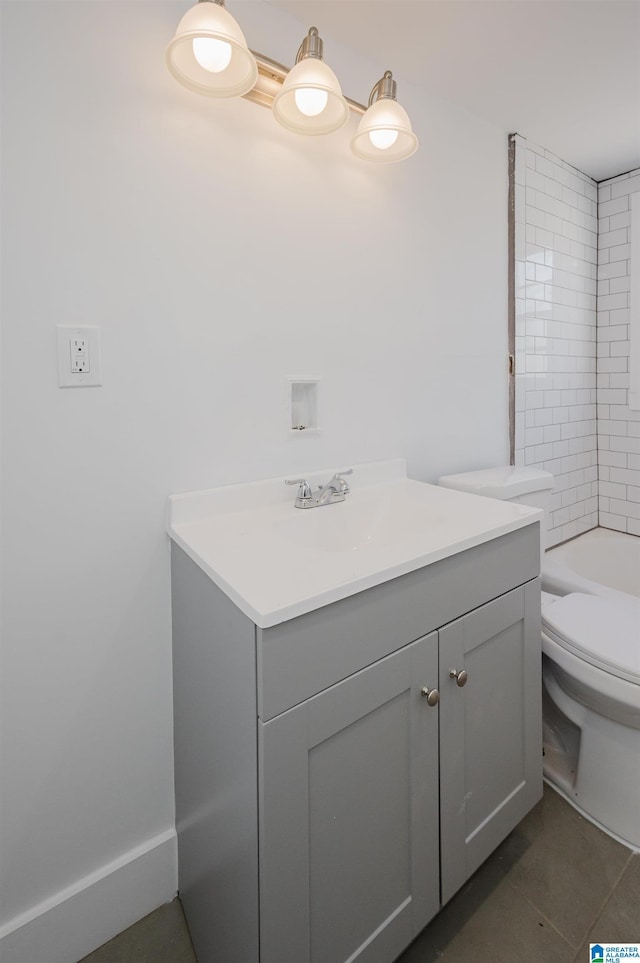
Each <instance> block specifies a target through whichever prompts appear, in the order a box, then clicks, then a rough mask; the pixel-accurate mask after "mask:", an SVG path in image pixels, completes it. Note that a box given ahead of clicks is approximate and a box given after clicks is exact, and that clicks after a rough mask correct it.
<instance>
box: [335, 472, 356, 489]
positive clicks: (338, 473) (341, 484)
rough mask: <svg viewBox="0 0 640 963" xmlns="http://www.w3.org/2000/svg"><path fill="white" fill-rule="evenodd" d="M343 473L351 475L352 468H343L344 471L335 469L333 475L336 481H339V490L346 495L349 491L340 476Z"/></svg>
mask: <svg viewBox="0 0 640 963" xmlns="http://www.w3.org/2000/svg"><path fill="white" fill-rule="evenodd" d="M343 475H353V468H345V470H344V471H337V472H336V473H335V475H334V476H333V477H334V478H335V480H336V481H338V482H340V491H342V492H344V494H345V495H346V494H348V492H349V486H348V485H347V483H346V481H345V480H344V478H343V477H342V476H343Z"/></svg>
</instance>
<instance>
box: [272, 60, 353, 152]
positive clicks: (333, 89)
mask: <svg viewBox="0 0 640 963" xmlns="http://www.w3.org/2000/svg"><path fill="white" fill-rule="evenodd" d="M307 92H308V94H309V96H305V95H306V94H307ZM296 93H297V95H298V96H297V97H296ZM321 93H324V94H326V98H327V101H326V105H325V106H324V108H322V109H321V110H320V111H319V112H318V113H303V110H305V109H306V110H309V109H315V108H314V107H313V106H312V104H313V101H314V100H317V102H316V105H315V107H317V106H318V104H319V102H320V101H322V100H323V99H324V98H322V97H318V95H319V94H321ZM305 101H306V102H307V106H306V107H305ZM299 103H300V104H301V105H302V110H301V109H300V107H299V106H298V104H299ZM273 114H274V117H275V118H276V120H277V121H278V123H279V124H282V126H283V127H286V128H287V129H288V130H293V131H295V133H296V134H330V133H331V131H334V130H338V129H339V128H340V127H344V125H345V124H346V122H347V120H348V119H349V105H348V104H347V102H346V100H345V99H344V97H343V96H342V91H341V89H340V84H339V82H338V78H337V77H336V75H335V74H334V72H333V70H332V69H331V67H328V66H327V65H326V63H325V62H324V61H323V60H318V59H317V58H316V57H306V58H305V59H304V60H301V61H300V62H299V63H297V64H296V65H295V67H292V68H291V70H290V71H289V73H288V74H287V76H286V78H285V81H284V83H283V85H282V89H281V90H280V91H279V92H278V94H277V95H276V97H275V100H274V101H273Z"/></svg>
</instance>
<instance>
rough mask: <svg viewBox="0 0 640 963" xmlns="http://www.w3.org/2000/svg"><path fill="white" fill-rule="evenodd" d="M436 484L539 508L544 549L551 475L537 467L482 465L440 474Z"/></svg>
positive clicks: (543, 546) (542, 546)
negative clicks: (542, 513)
mask: <svg viewBox="0 0 640 963" xmlns="http://www.w3.org/2000/svg"><path fill="white" fill-rule="evenodd" d="M438 484H439V485H442V486H443V487H444V488H455V489H457V491H460V492H470V493H471V494H472V495H485V496H486V497H488V498H499V499H500V501H504V502H520V504H521V505H528V506H530V507H531V508H542V509H543V510H544V513H545V522H544V524H543V525H541V526H540V541H541V549H542V553H543V554H544V551H545V549H546V547H547V546H546V542H547V529H548V525H549V505H550V499H551V492H552V491H553V475H552V474H551V473H550V472H548V471H542V470H541V469H539V468H516V467H514V466H513V465H504V466H500V467H498V468H484V469H482V470H480V471H465V472H460V473H459V474H457V475H443V476H442V478H439V479H438Z"/></svg>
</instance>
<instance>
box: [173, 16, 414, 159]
mask: <svg viewBox="0 0 640 963" xmlns="http://www.w3.org/2000/svg"><path fill="white" fill-rule="evenodd" d="M322 52H323V44H322V40H321V38H320V36H319V35H318V30H317V28H316V27H311V28H310V30H309V32H308V34H307V36H306V37H305V38H304V40H303V41H302V43H301V45H300V48H299V50H298V53H297V55H296V62H295V65H294V66H293V67H292V68H291V69H290V70H289V69H288V68H287V67H284V66H283V65H282V64H279V63H277V62H276V61H275V60H271V59H270V58H269V57H265V56H264V55H263V54H259V53H254V52H253V51H251V50H249V48H248V46H247V42H246V40H245V37H244V34H243V33H242V30H241V29H240V27H239V26H238V24H237V23H236V21H235V20H234V18H233V17H232V16H231V14H230V13H228V12H227V11H226V10H225V6H224V0H198V3H196V5H195V6H194V7H192V8H191V9H190V10H188V11H187V13H185V15H184V16H183V18H182V20H181V21H180V23H179V24H178V28H177V30H176V33H175V36H174V38H173V40H172V41H171V42H170V44H169V46H168V47H167V52H166V62H167V67H168V68H169V70H170V72H171V73H172V74H173V76H174V77H175V79H176V80H177V81H178V82H179V83H181V84H183V86H185V87H188V88H189V90H193V91H195V92H196V93H199V94H205V95H207V96H209V97H246V99H247V100H251V101H252V102H253V103H255V104H260V105H262V106H263V107H271V108H272V109H273V113H274V116H275V118H276V120H277V121H278V123H279V124H281V125H282V126H283V127H286V128H287V129H288V130H292V131H294V132H295V133H298V134H329V133H331V132H332V131H334V130H338V129H339V128H340V127H343V126H344V125H345V124H346V123H347V120H348V119H349V111H352V112H353V113H356V114H360V115H361V117H362V119H361V121H360V123H359V125H358V129H357V131H356V135H355V137H354V138H353V140H352V142H351V149H352V150H353V153H354V154H356V155H357V156H358V157H360V158H362V159H363V160H369V161H374V162H377V163H383V164H384V163H389V162H392V161H398V160H404V158H405V157H410V156H411V155H412V154H414V153H415V151H416V150H417V149H418V138H417V137H416V135H415V134H414V133H413V130H412V128H411V121H410V120H409V117H408V115H407V112H406V110H404V108H403V107H401V106H400V104H398V102H397V100H396V82H395V80H394V79H393V76H392V74H391V71H390V70H387V71H386V72H385V74H384V76H383V77H382V78H381V80H379V81H378V83H377V84H376V85H375V86H374V88H373V90H372V91H371V94H370V96H369V106H368V107H364V106H363V105H362V104H359V103H358V102H357V101H355V100H350V99H349V98H348V97H344V96H343V94H342V90H341V89H340V83H339V81H338V78H337V77H336V75H335V74H334V72H333V70H331V68H330V67H329V66H328V65H327V64H326V63H325V62H324V60H323V59H322Z"/></svg>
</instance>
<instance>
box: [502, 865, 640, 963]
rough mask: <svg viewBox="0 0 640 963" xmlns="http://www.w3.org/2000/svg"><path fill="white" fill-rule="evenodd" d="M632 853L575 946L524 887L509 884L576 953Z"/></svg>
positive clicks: (624, 869) (608, 898) (615, 887)
mask: <svg viewBox="0 0 640 963" xmlns="http://www.w3.org/2000/svg"><path fill="white" fill-rule="evenodd" d="M634 855H635V854H634V853H633V852H629V855H628V857H627V859H626V861H625V863H624V865H623V867H622V869H621V870H620V873H619V875H618V877H617V879H616V881H615V882H614V883H613V884H612V886H611V889H610V890H609V892H608V893H607V895H606V896H605V897H604V900H603V901H602V903H601V904H600V906H599V907H598V909H597V910H596V912H595V914H594V916H593V918H592V919H591V920H590V921H589V923H588V924H587V927H586V930H585V932H584V934H583V936H582V937H581V938H580V940H579V942H578V945H577V946H576V945H575V944H574V943H573V942H572V941H571V940H570V939H568V938H567V937H566V936H565V935H564V933H562V932H561V931H560V930H559V929H558V927H557V926H556V925H555V923H553V922H552V921H551V920H550V919H549V918H548V917H547V916H546V915H545V913H543V912H542V910H541V909H540V907H539V906H538V905H537V904H536V903H534V901H533V900H532V899H530V897H529V895H528V894H527V893H526V891H525V890H524V889H521V888H520V887H519V886H516V885H515V884H514V883H510V885H511V886H513V888H514V889H516V890H519V891H520V893H521V894H522V895H523V896H524V898H525V899H526V901H527V902H528V903H529V905H530V906H532V907H533V908H534V909H535V911H536V913H537V914H538V915H539V916H541V917H542V919H543V920H544V921H545V923H546V924H547V925H548V926H550V927H551V929H552V930H553V931H554V932H555V933H557V934H558V936H559V937H560V939H561V940H562V941H563V942H564V943H566V944H567V946H568V947H570V948H571V949H572V950H575V951H576V953H579V952H580V949H581V947H582V944H583V943H584V941H585V939H586V938H587V936H588V935H589V931H590V930H591V928H592V927H593V925H594V924H595V923H596V922H597V921H598V919H599V918H600V916H601V915H602V912H603V910H604V908H605V906H606V905H607V903H608V902H609V900H610V899H611V897H612V896H613V894H614V892H615V890H616V889H617V887H618V885H619V884H620V881H621V879H622V877H623V876H624V874H625V872H626V870H627V867H628V866H629V864H630V863H631V860H632V859H633V856H634ZM572 963H575V957H574V958H573V961H572Z"/></svg>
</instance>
